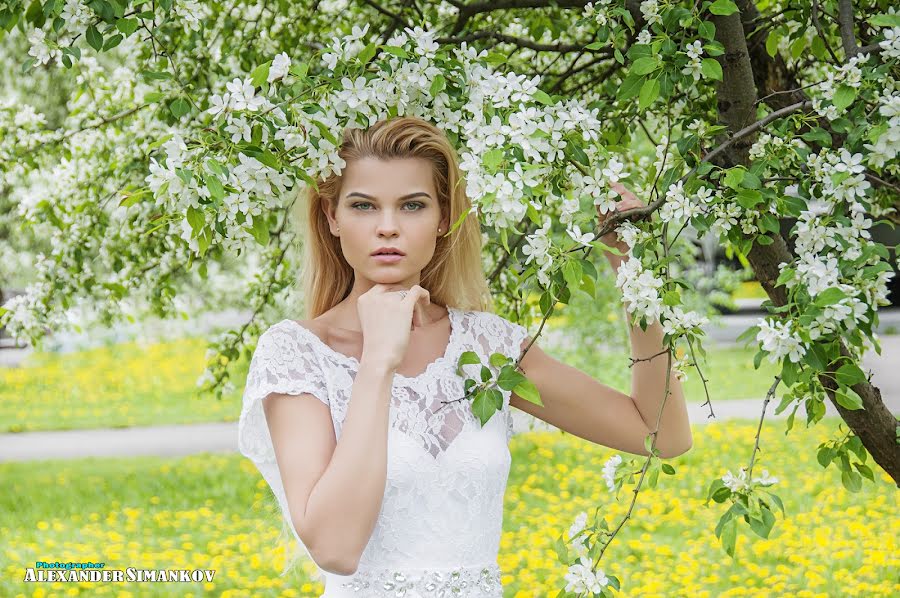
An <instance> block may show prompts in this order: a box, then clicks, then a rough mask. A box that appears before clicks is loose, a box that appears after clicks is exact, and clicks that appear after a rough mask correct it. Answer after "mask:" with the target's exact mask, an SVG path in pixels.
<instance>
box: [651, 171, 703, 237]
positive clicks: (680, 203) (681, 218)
mask: <svg viewBox="0 0 900 598" xmlns="http://www.w3.org/2000/svg"><path fill="white" fill-rule="evenodd" d="M712 196H713V190H712V189H709V188H708V187H700V188H699V189H698V190H697V192H696V193H695V194H694V197H688V195H687V194H686V193H685V191H684V183H682V182H681V181H678V182H676V183H672V184H671V185H669V189H668V190H667V191H666V202H665V203H664V204H663V205H662V207H661V208H660V209H659V218H660V220H661V221H663V222H672V223H674V224H676V225H678V226H680V225H682V224H684V223H685V222H686V221H688V220H690V219H691V218H694V217H695V216H699V215H700V214H704V213H706V211H707V206H708V205H709V203H710V198H711V197H712Z"/></svg>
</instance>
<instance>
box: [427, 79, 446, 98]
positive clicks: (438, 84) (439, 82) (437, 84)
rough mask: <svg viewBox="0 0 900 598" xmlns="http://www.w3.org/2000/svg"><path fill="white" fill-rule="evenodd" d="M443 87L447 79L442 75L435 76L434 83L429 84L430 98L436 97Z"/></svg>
mask: <svg viewBox="0 0 900 598" xmlns="http://www.w3.org/2000/svg"><path fill="white" fill-rule="evenodd" d="M445 87H447V79H445V78H444V76H443V75H437V76H435V78H434V81H432V82H431V89H429V92H430V93H431V97H437V95H438V94H439V93H441V92H442V91H444V88H445Z"/></svg>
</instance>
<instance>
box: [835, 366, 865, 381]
mask: <svg viewBox="0 0 900 598" xmlns="http://www.w3.org/2000/svg"><path fill="white" fill-rule="evenodd" d="M835 375H836V376H837V380H838V382H839V383H840V384H843V385H844V386H853V385H854V384H859V383H860V382H865V380H866V375H865V374H864V373H863V371H862V370H861V369H859V366H857V365H856V364H855V363H845V364H844V365H842V366H841V367H840V368H839V369H838V371H837V372H835Z"/></svg>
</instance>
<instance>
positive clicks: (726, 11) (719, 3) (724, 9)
mask: <svg viewBox="0 0 900 598" xmlns="http://www.w3.org/2000/svg"><path fill="white" fill-rule="evenodd" d="M737 11H738V7H737V4H735V3H734V2H732V1H731V0H716V1H715V2H713V3H712V4H711V5H710V6H709V12H711V13H713V14H714V15H719V16H723V17H727V16H728V15H730V14H733V13H736V12H737Z"/></svg>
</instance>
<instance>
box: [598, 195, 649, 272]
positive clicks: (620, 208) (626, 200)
mask: <svg viewBox="0 0 900 598" xmlns="http://www.w3.org/2000/svg"><path fill="white" fill-rule="evenodd" d="M610 188H612V190H613V191H615V192H616V193H618V194H619V195H620V196H621V197H622V199H621V200H619V201H617V202H616V206H615V208H614V209H613V211H612V212H607V213H605V214H601V213H600V206H597V220H598V229H599V228H600V227H602V226H603V223H604V222H605V221H606V220H607V219H608V218H609V217H610V216H611V215H612V214H613V213H615V212H624V211H625V210H630V209H632V208H640V207H644V206H646V205H647V204H645V203H644V202H642V201H641V200H640V199H638V198H637V196H636V195H635V194H634V193H632V192H631V191H629V190H628V189H626V188H625V185H623V184H622V183H612V184H611V185H610ZM599 240H600V242H601V243H603V244H604V245H609V246H610V247H615V248H616V249H618V250H619V251H621V252H622V253H628V250H629V247H628V245H626V244H625V243H624V242H623V241H622V240H621V239H619V235H618V234H617V233H616V231H615V229H613V230H612V231H610V232H608V233H606V234H605V235H603V236H602V237H600V239H599ZM610 255H611V254H607V257H610ZM616 257H618V256H616Z"/></svg>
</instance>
